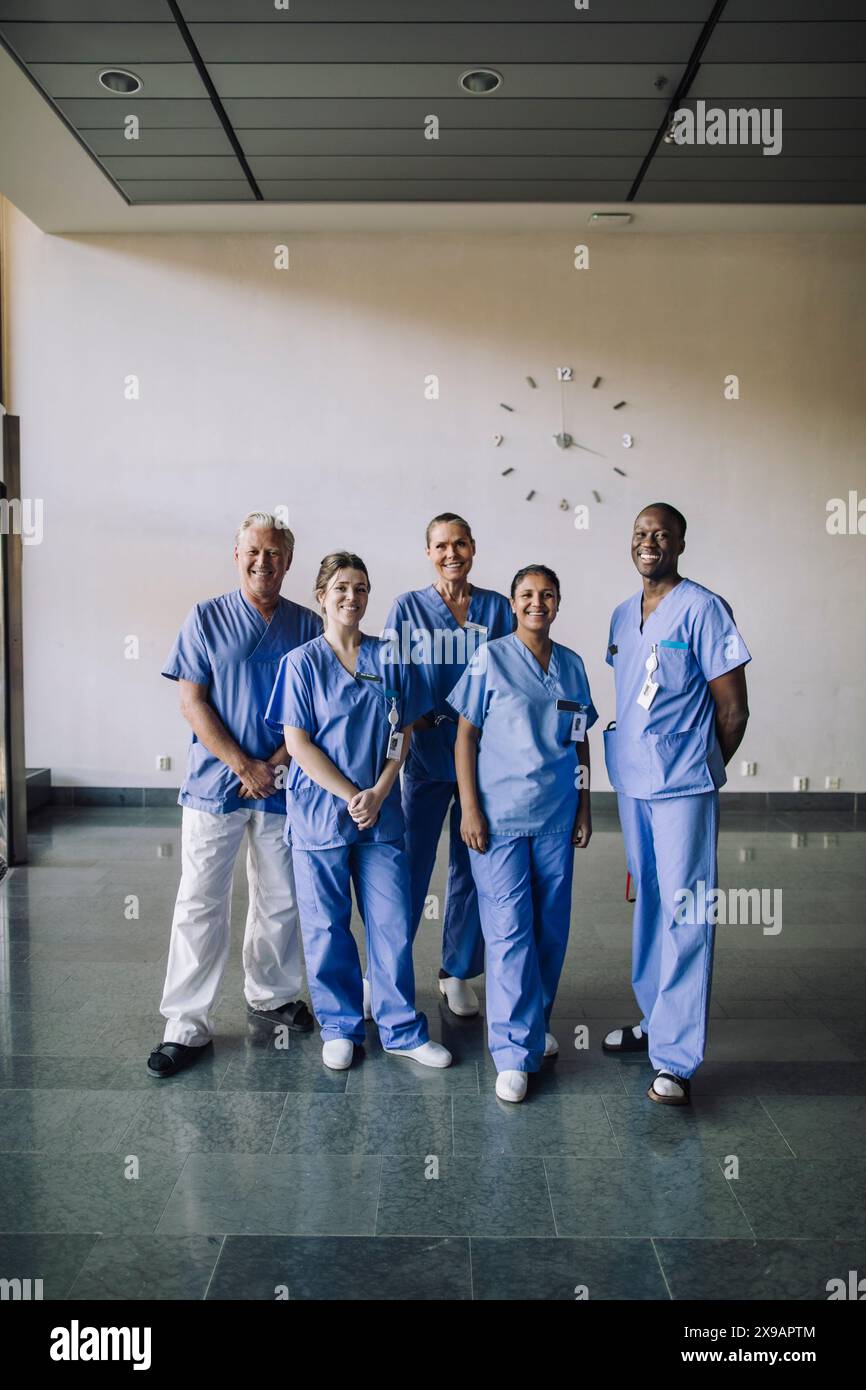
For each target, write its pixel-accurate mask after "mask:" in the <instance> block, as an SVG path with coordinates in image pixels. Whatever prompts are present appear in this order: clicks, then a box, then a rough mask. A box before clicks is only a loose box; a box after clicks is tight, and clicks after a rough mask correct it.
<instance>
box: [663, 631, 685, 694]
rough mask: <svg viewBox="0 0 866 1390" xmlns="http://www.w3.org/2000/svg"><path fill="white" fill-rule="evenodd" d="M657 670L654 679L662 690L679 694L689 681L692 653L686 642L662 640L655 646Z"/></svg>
mask: <svg viewBox="0 0 866 1390" xmlns="http://www.w3.org/2000/svg"><path fill="white" fill-rule="evenodd" d="M656 656H657V658H658V663H659V664H658V670H657V671H656V673H655V680H657V681H658V683H659V685H660V686H661V687H662V688H663V689H664V690H669V691H671V692H672V693H673V694H677V695H678V694H680V692H681V691H683V690H685V688H686V686H687V685H688V681H689V670H690V667H691V661H692V654H691V651H690V650H689V644H688V642H680V641H673V640H672V639H671V640H662V641H660V642H659V643H658V645H657V647H656Z"/></svg>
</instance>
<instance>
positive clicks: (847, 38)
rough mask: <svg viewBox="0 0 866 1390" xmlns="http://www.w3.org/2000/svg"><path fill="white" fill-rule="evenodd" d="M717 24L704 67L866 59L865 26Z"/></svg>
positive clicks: (817, 21)
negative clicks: (707, 65) (731, 64)
mask: <svg viewBox="0 0 866 1390" xmlns="http://www.w3.org/2000/svg"><path fill="white" fill-rule="evenodd" d="M822 19H823V15H822V16H820V17H818V18H817V19H816V22H815V23H813V24H758V23H752V24H717V25H716V28H715V29H714V30H713V34H712V37H711V38H710V41H709V43H708V44H707V47H706V49H705V50H704V55H703V60H702V61H703V62H705V63H854V62H862V61H863V60H864V58H866V24H824V23H822V22H821V20H822Z"/></svg>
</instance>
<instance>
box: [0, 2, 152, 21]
mask: <svg viewBox="0 0 866 1390" xmlns="http://www.w3.org/2000/svg"><path fill="white" fill-rule="evenodd" d="M170 19H171V10H170V9H169V7H168V5H167V4H166V0H0V24H4V22H5V21H6V20H22V21H23V20H31V21H33V22H39V21H43V22H44V21H48V20H52V21H55V22H58V23H61V22H63V21H65V22H67V23H69V22H72V21H79V22H81V23H85V24H87V23H97V24H116V23H124V22H130V21H131V22H133V23H134V22H135V21H136V20H138V21H157V22H162V23H163V24H164V23H166V21H169V20H170Z"/></svg>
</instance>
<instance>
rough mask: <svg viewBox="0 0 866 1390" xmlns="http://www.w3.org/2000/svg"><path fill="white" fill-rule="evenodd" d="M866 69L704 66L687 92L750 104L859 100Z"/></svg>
mask: <svg viewBox="0 0 866 1390" xmlns="http://www.w3.org/2000/svg"><path fill="white" fill-rule="evenodd" d="M864 91H866V67H864V66H863V65H862V64H859V63H732V64H727V63H703V64H702V65H701V68H700V71H699V72H698V75H697V77H696V79H695V82H694V84H693V86H692V88H691V90H690V92H689V96H691V97H706V96H709V94H710V93H711V92H727V93H728V96H731V97H736V98H737V100H738V101H742V100H743V99H745V100H746V101H748V102H750V103H755V102H757V103H758V104H760V103H761V102H762V101H763V102H766V101H768V100H772V98H773V97H862V96H863V94H864Z"/></svg>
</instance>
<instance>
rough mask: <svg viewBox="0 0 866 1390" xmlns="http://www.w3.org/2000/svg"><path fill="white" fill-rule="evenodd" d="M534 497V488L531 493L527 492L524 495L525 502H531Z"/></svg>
mask: <svg viewBox="0 0 866 1390" xmlns="http://www.w3.org/2000/svg"><path fill="white" fill-rule="evenodd" d="M534 496H535V488H533V489H532V491H531V492H527V494H526V500H527V502H531V501H532V499H533V497H534Z"/></svg>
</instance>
